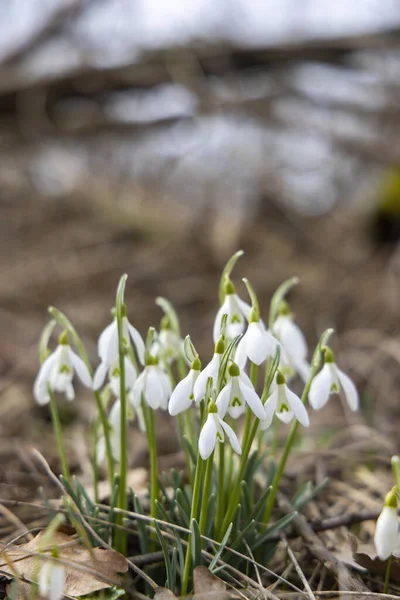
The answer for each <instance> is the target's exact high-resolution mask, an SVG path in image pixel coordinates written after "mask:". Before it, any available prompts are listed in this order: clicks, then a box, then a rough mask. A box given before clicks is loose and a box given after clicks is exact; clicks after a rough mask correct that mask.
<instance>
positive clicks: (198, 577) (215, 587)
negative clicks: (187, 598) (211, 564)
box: [193, 565, 231, 600]
mask: <svg viewBox="0 0 400 600" xmlns="http://www.w3.org/2000/svg"><path fill="white" fill-rule="evenodd" d="M193 580H194V592H195V595H194V596H193V600H207V598H210V593H212V599H213V600H229V598H230V597H231V596H230V593H229V592H228V591H227V588H226V585H225V583H224V582H223V581H222V579H219V577H216V576H215V575H213V574H212V573H211V572H210V571H209V570H208V568H207V567H205V566H204V565H200V566H199V567H196V568H195V569H194V571H193Z"/></svg>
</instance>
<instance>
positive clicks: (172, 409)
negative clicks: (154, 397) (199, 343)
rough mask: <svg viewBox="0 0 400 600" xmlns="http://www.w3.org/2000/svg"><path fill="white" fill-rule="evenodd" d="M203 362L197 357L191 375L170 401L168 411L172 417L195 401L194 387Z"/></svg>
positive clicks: (181, 383) (177, 387) (188, 375)
mask: <svg viewBox="0 0 400 600" xmlns="http://www.w3.org/2000/svg"><path fill="white" fill-rule="evenodd" d="M200 369H201V362H200V359H199V357H198V356H197V357H196V358H195V359H194V361H193V362H192V366H191V368H190V371H189V373H188V374H187V375H186V377H185V378H184V379H182V381H180V382H179V383H178V385H177V386H176V388H175V389H174V391H173V392H172V394H171V398H170V399H169V404H168V411H169V414H170V415H172V416H175V415H177V414H178V413H181V412H183V411H184V410H186V409H188V408H189V406H191V404H192V402H193V400H194V393H193V389H194V385H195V383H196V380H197V378H198V376H199V375H200Z"/></svg>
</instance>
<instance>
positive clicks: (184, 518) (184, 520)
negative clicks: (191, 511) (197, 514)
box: [175, 500, 190, 529]
mask: <svg viewBox="0 0 400 600" xmlns="http://www.w3.org/2000/svg"><path fill="white" fill-rule="evenodd" d="M175 505H176V507H177V509H178V514H179V516H180V518H181V521H182V523H183V526H184V527H186V528H187V529H189V527H190V516H189V515H188V514H187V512H186V511H185V509H184V508H183V506H182V505H181V504H180V502H178V500H175Z"/></svg>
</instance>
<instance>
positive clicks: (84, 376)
mask: <svg viewBox="0 0 400 600" xmlns="http://www.w3.org/2000/svg"><path fill="white" fill-rule="evenodd" d="M68 355H69V359H70V361H71V363H72V366H73V368H74V370H75V372H76V374H77V375H78V377H79V379H80V380H81V381H82V383H83V385H86V387H88V388H91V387H92V376H91V375H90V373H89V369H88V368H87V366H86V365H85V363H84V362H83V360H82V359H81V357H80V356H78V355H77V354H76V353H75V352H74V351H73V350H71V348H69V352H68Z"/></svg>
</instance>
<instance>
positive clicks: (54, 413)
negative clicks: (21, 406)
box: [47, 385, 71, 484]
mask: <svg viewBox="0 0 400 600" xmlns="http://www.w3.org/2000/svg"><path fill="white" fill-rule="evenodd" d="M47 391H48V394H49V396H50V411H51V418H52V421H53V429H54V433H55V436H56V441H57V448H58V455H59V457H60V462H61V471H62V474H63V475H64V477H65V480H66V481H67V483H69V484H71V473H70V471H69V466H68V461H67V456H66V454H65V448H64V441H63V436H62V428H61V422H60V416H59V414H58V408H57V403H56V401H55V398H54V394H53V390H52V389H51V388H50V385H47Z"/></svg>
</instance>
